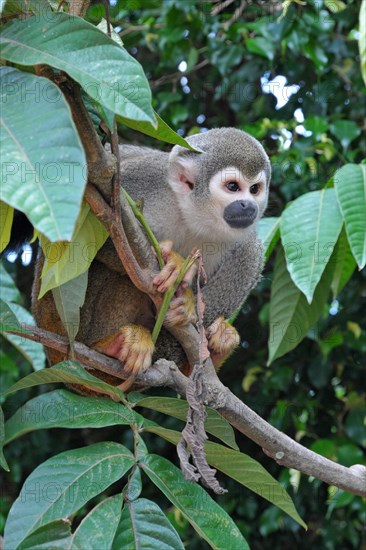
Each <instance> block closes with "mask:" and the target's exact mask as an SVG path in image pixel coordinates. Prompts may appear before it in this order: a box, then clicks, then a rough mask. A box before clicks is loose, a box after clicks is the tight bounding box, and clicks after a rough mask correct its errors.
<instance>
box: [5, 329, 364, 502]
mask: <svg viewBox="0 0 366 550" xmlns="http://www.w3.org/2000/svg"><path fill="white" fill-rule="evenodd" d="M22 328H23V329H24V330H26V331H28V334H25V332H24V331H22V330H13V331H12V334H19V335H20V336H23V337H25V338H28V339H30V340H33V341H36V342H40V343H42V344H43V345H45V346H48V347H50V348H53V349H56V350H59V351H62V352H63V353H67V351H68V350H69V342H68V340H67V338H64V337H62V336H59V335H57V334H53V333H51V332H49V331H46V330H42V329H39V328H36V327H32V326H29V325H22ZM192 328H193V327H192ZM188 334H189V336H188ZM185 337H188V338H189V339H191V338H193V333H192V331H187V332H186V333H185ZM182 341H183V340H182ZM196 344H197V345H198V334H197V332H196ZM187 347H188V348H189V347H191V346H190V345H189V346H187ZM74 357H75V359H76V360H77V361H79V362H80V363H82V364H84V365H86V366H88V367H92V368H94V369H97V370H100V371H102V372H105V373H107V374H111V375H113V376H115V377H117V378H121V379H125V378H126V375H125V374H124V373H123V369H121V363H120V361H118V360H117V359H112V358H111V357H107V356H106V355H103V354H101V353H99V352H97V351H95V350H92V349H90V348H88V347H87V346H85V345H84V344H81V343H79V342H75V354H74ZM210 363H211V361H210V360H208V361H206V363H205V366H204V370H203V377H204V379H205V384H206V391H207V394H208V395H209V399H208V400H207V402H206V405H208V406H210V407H213V408H216V409H217V410H218V412H219V413H220V414H221V415H222V416H223V417H224V418H226V419H227V420H228V421H229V422H230V423H231V424H232V425H233V426H235V428H237V429H238V430H239V431H240V432H242V433H243V434H245V435H246V436H247V437H249V439H251V440H252V441H254V442H255V443H257V444H258V445H259V446H260V447H262V448H263V451H264V452H265V453H266V454H267V455H268V456H270V457H271V458H273V459H274V460H276V462H278V464H281V465H282V466H286V467H287V468H294V469H296V470H298V471H300V472H303V473H305V474H307V475H309V476H313V477H315V478H317V479H320V480H321V481H324V482H325V483H328V484H329V485H334V486H335V487H339V488H340V489H343V490H344V491H348V492H350V493H353V494H355V495H359V496H363V497H366V468H365V466H362V465H358V464H357V465H355V466H351V467H350V468H347V467H346V466H341V465H340V464H337V463H336V462H333V461H332V460H329V459H327V458H325V457H323V456H321V455H318V454H317V453H314V452H313V451H310V450H309V449H307V448H306V447H304V446H303V445H300V443H297V442H296V441H294V440H293V439H291V438H290V437H288V436H287V435H286V434H284V433H282V432H280V431H279V430H277V429H276V428H274V427H273V426H271V425H270V424H268V422H266V421H265V420H263V418H261V417H260V416H259V415H258V414H256V413H255V412H254V411H252V410H251V409H250V408H249V407H247V405H245V404H244V403H243V402H242V401H240V399H238V398H237V397H236V396H235V395H234V394H233V393H232V392H231V391H230V390H229V388H227V387H225V386H224V385H223V384H222V383H221V382H220V380H219V379H218V377H217V376H216V373H215V369H214V367H213V365H212V363H211V364H210ZM136 382H137V383H138V384H142V385H144V386H148V387H161V386H166V387H169V388H171V389H172V390H174V391H176V392H177V393H179V394H180V395H181V396H182V397H186V391H187V383H188V378H187V377H186V376H184V375H183V374H182V373H181V372H180V371H179V369H178V368H177V366H176V365H175V364H174V363H172V362H171V361H166V360H160V361H157V363H155V364H154V365H153V366H152V367H151V368H150V369H148V370H147V371H146V372H145V373H144V374H141V375H139V376H138V377H137V378H136Z"/></svg>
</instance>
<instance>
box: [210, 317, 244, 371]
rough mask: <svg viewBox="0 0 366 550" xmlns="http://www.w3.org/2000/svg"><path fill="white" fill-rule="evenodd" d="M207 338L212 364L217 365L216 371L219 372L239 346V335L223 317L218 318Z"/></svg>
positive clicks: (211, 326)
mask: <svg viewBox="0 0 366 550" xmlns="http://www.w3.org/2000/svg"><path fill="white" fill-rule="evenodd" d="M206 336H207V340H208V349H209V350H210V352H211V359H212V362H213V364H214V365H215V369H216V370H219V368H220V367H221V365H222V364H223V363H224V361H225V360H226V359H227V358H228V357H229V355H231V353H232V352H233V351H234V349H235V348H236V347H237V346H238V345H239V342H240V337H239V334H238V332H237V330H236V329H235V328H234V327H233V326H232V325H230V324H229V323H228V322H227V321H225V319H224V318H223V317H218V318H217V319H216V321H214V322H213V323H212V325H210V326H209V327H208V329H207V331H206Z"/></svg>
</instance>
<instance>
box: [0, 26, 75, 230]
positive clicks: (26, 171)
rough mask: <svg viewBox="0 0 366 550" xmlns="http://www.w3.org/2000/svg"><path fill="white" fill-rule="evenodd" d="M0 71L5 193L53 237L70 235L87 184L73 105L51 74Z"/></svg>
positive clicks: (1, 193) (8, 200)
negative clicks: (50, 77) (73, 115)
mask: <svg viewBox="0 0 366 550" xmlns="http://www.w3.org/2000/svg"><path fill="white" fill-rule="evenodd" d="M30 19H34V18H33V17H31V18H30ZM30 19H27V20H24V21H15V20H14V21H13V22H11V23H10V24H8V25H5V26H6V27H7V28H8V29H9V25H10V26H13V25H16V24H19V23H26V22H27V21H29V20H30ZM5 26H4V27H3V29H4V28H5ZM24 36H26V35H24ZM23 38H24V37H23ZM14 39H15V37H14ZM39 39H41V40H42V32H41V30H40V31H39ZM0 41H1V40H0ZM0 74H1V80H2V82H1V90H2V96H1V98H0V99H1V103H2V131H1V155H2V165H3V170H2V178H1V191H0V198H1V200H3V201H4V202H6V203H7V204H10V205H11V206H13V207H14V208H17V209H18V210H21V211H22V212H24V213H25V214H26V215H27V217H28V218H29V220H30V221H31V222H32V224H33V225H34V226H35V227H36V228H37V229H38V230H39V231H40V232H41V233H43V234H44V235H47V237H48V238H49V239H50V240H54V241H57V240H62V239H66V240H67V239H70V238H71V235H72V232H73V229H74V225H75V221H76V218H77V216H78V213H79V210H80V205H81V199H82V196H83V192H84V187H85V183H86V170H85V166H86V159H85V154H84V150H83V147H82V145H81V141H80V139H79V136H78V134H77V131H76V128H75V125H74V122H73V120H72V117H71V112H70V108H69V106H68V104H67V103H66V100H65V99H64V97H63V96H62V94H61V93H60V90H59V88H57V86H55V84H53V83H52V82H50V81H49V80H48V79H46V78H40V77H36V76H34V75H32V74H29V73H22V72H20V71H18V70H17V69H14V68H12V67H2V68H1V69H0ZM25 90H32V91H34V92H35V93H25V92H24V91H25Z"/></svg>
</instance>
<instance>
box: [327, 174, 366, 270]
mask: <svg viewBox="0 0 366 550" xmlns="http://www.w3.org/2000/svg"><path fill="white" fill-rule="evenodd" d="M334 187H335V190H336V193H337V199H338V202H339V205H340V208H341V211H342V215H343V218H344V221H345V224H346V232H347V237H348V241H349V244H350V246H351V250H352V252H353V255H354V257H355V259H356V262H357V264H358V267H359V268H360V269H362V268H363V267H365V265H366V165H365V164H360V165H357V164H346V165H345V166H343V167H342V168H340V169H339V170H337V172H336V173H335V175H334Z"/></svg>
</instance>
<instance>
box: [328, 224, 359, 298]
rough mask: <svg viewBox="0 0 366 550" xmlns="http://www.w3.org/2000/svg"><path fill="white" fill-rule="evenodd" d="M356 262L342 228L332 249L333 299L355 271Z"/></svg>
mask: <svg viewBox="0 0 366 550" xmlns="http://www.w3.org/2000/svg"><path fill="white" fill-rule="evenodd" d="M356 265H357V264H356V260H355V259H354V257H353V254H352V251H351V249H350V246H349V244H348V240H347V236H346V232H345V229H344V228H343V229H342V231H341V234H340V235H339V239H338V242H337V245H336V247H335V249H334V273H333V280H332V293H333V298H336V297H337V296H338V294H339V293H340V292H341V290H342V289H343V287H344V286H345V284H346V283H347V282H348V281H349V279H350V278H351V276H352V274H353V272H354V270H355V269H356Z"/></svg>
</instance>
